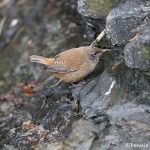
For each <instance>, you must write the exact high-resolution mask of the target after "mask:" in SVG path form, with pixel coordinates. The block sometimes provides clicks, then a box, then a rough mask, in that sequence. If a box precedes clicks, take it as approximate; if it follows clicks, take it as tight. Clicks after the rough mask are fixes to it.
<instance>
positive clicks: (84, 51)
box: [30, 46, 103, 83]
mask: <svg viewBox="0 0 150 150" xmlns="http://www.w3.org/2000/svg"><path fill="white" fill-rule="evenodd" d="M102 52H103V51H102V50H101V49H99V48H96V47H90V46H84V47H79V48H73V49H70V50H66V51H64V52H61V53H59V54H58V55H56V56H55V57H54V58H46V57H42V56H36V55H32V56H30V61H31V62H37V63H41V64H44V65H46V66H48V70H49V71H51V72H52V73H53V75H54V76H55V77H57V78H59V79H60V80H63V81H65V82H68V83H74V82H78V81H80V80H82V79H83V78H84V77H86V76H87V75H88V74H90V73H91V72H92V71H93V70H94V68H95V66H96V64H97V62H98V60H99V56H100V55H101V54H102Z"/></svg>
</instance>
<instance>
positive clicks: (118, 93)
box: [111, 86, 125, 102]
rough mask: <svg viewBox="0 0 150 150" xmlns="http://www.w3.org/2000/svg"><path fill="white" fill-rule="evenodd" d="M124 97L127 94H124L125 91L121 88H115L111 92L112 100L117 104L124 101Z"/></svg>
mask: <svg viewBox="0 0 150 150" xmlns="http://www.w3.org/2000/svg"><path fill="white" fill-rule="evenodd" d="M124 96H125V93H124V91H123V89H121V88H120V87H119V86H115V87H114V88H113V89H112V92H111V99H112V100H114V101H116V102H117V101H118V100H120V99H123V98H124Z"/></svg>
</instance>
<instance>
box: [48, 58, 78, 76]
mask: <svg viewBox="0 0 150 150" xmlns="http://www.w3.org/2000/svg"><path fill="white" fill-rule="evenodd" d="M48 70H49V71H51V72H57V73H69V72H74V71H76V69H71V68H70V67H68V66H67V65H65V64H64V63H63V62H61V61H57V60H55V61H54V62H53V63H52V64H51V65H49V66H48Z"/></svg>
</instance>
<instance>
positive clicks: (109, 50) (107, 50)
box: [102, 49, 112, 53]
mask: <svg viewBox="0 0 150 150" xmlns="http://www.w3.org/2000/svg"><path fill="white" fill-rule="evenodd" d="M111 51H112V49H102V53H104V52H111Z"/></svg>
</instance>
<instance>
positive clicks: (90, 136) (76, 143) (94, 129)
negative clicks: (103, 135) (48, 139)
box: [36, 119, 105, 150]
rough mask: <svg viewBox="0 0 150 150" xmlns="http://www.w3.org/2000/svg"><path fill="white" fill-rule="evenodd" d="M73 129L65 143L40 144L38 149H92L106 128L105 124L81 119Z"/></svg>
mask: <svg viewBox="0 0 150 150" xmlns="http://www.w3.org/2000/svg"><path fill="white" fill-rule="evenodd" d="M72 128H73V131H72V133H71V134H70V136H69V138H68V139H66V140H65V141H64V142H63V143H61V142H55V143H50V144H38V145H37V147H36V150H42V149H46V150H61V149H65V150H74V149H76V150H84V149H85V150H90V149H91V148H92V145H93V143H94V140H95V139H97V138H98V136H99V133H100V132H101V131H102V130H103V129H104V128H105V125H104V126H103V127H102V125H95V124H93V123H92V122H90V121H87V120H83V119H80V120H79V121H76V122H75V123H74V124H73V125H72Z"/></svg>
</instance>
